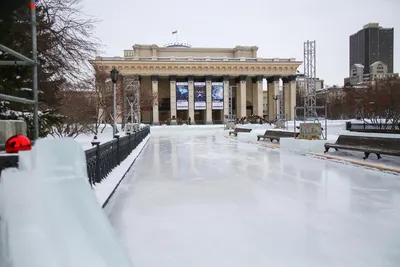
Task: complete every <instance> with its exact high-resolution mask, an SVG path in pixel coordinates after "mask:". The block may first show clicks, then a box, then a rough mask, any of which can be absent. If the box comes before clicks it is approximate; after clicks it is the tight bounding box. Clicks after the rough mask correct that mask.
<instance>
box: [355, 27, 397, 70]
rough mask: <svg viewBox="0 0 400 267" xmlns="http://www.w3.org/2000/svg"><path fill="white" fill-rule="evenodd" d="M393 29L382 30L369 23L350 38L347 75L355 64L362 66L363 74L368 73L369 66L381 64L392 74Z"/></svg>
mask: <svg viewBox="0 0 400 267" xmlns="http://www.w3.org/2000/svg"><path fill="white" fill-rule="evenodd" d="M393 39H394V28H382V27H380V26H379V23H369V24H367V25H364V27H363V29H362V30H360V31H358V32H357V33H355V34H353V35H351V36H350V62H349V63H350V66H349V74H350V76H351V69H352V67H353V66H354V65H355V64H362V65H363V66H364V73H365V74H368V73H370V66H371V65H372V64H373V63H375V62H377V61H381V62H383V63H384V64H385V65H386V66H387V67H388V69H387V71H388V73H393V47H394V46H393Z"/></svg>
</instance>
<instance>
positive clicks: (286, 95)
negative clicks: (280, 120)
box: [283, 78, 291, 120]
mask: <svg viewBox="0 0 400 267" xmlns="http://www.w3.org/2000/svg"><path fill="white" fill-rule="evenodd" d="M290 100H291V99H290V86H289V79H288V78H283V102H284V105H285V107H284V111H285V116H286V119H287V120H290V118H291V117H290V116H291V105H290V104H291V103H290Z"/></svg>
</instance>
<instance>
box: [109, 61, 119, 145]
mask: <svg viewBox="0 0 400 267" xmlns="http://www.w3.org/2000/svg"><path fill="white" fill-rule="evenodd" d="M118 74H119V71H118V70H117V69H116V68H115V67H112V70H111V71H110V76H111V82H112V83H113V107H114V111H113V138H114V137H115V134H116V133H117V121H116V120H117V99H116V98H117V96H116V91H117V90H116V83H117V81H118Z"/></svg>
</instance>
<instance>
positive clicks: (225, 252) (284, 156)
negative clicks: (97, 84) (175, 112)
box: [106, 127, 400, 267]
mask: <svg viewBox="0 0 400 267" xmlns="http://www.w3.org/2000/svg"><path fill="white" fill-rule="evenodd" d="M221 129H222V128H219V129H218V128H216V127H204V128H195V127H193V128H190V129H188V128H187V127H186V128H185V127H175V128H174V127H170V128H162V127H160V128H154V129H152V136H151V138H150V140H149V143H148V145H147V147H146V148H145V149H144V150H143V152H142V154H141V155H140V156H139V158H138V159H137V160H136V162H135V163H134V166H133V168H132V169H131V171H130V172H129V174H128V176H127V177H126V178H125V180H124V181H123V182H122V184H121V186H120V188H119V190H118V191H117V193H116V195H115V196H114V197H113V199H112V200H111V202H110V204H109V205H108V206H107V209H106V211H107V213H108V214H109V218H110V220H111V223H112V224H113V226H114V228H115V229H116V232H117V235H118V236H119V237H120V238H121V239H122V241H123V243H124V244H125V246H126V249H127V250H128V252H129V254H130V256H131V258H132V260H133V262H134V264H135V266H137V267H236V266H237V267H266V266H271V267H280V266H284V267H286V266H288V267H289V266H293V267H294V266H296V267H300V266H304V267H314V266H315V267H330V266H335V267H336V266H338V267H339V266H340V267H358V266H359V267H367V266H371V267H372V266H374V267H377V266H380V267H389V266H393V267H395V266H396V267H398V266H400V177H399V176H395V175H390V174H385V173H382V172H379V171H373V170H368V169H364V168H360V167H354V166H348V165H345V164H340V163H334V162H329V161H326V160H319V159H314V158H311V157H308V156H301V155H297V154H292V153H289V152H283V151H282V152H279V150H271V149H268V148H264V147H261V146H257V145H252V144H246V143H241V142H237V141H234V140H230V139H227V138H225V137H223V132H222V130H221Z"/></svg>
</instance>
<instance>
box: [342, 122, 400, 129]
mask: <svg viewBox="0 0 400 267" xmlns="http://www.w3.org/2000/svg"><path fill="white" fill-rule="evenodd" d="M377 129H379V130H399V129H400V124H392V123H352V122H346V130H348V131H357V130H377Z"/></svg>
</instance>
